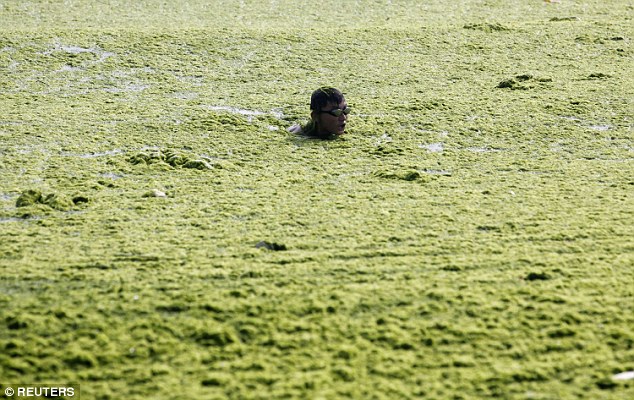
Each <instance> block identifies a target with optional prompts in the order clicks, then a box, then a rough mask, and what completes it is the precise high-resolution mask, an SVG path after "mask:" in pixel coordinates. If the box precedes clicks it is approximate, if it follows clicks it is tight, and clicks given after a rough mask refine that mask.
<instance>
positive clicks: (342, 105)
mask: <svg viewBox="0 0 634 400" xmlns="http://www.w3.org/2000/svg"><path fill="white" fill-rule="evenodd" d="M347 105H348V103H346V99H342V100H341V103H336V102H334V101H329V102H328V103H326V105H325V106H324V109H325V110H336V109H337V108H341V109H344V108H346V106H347Z"/></svg>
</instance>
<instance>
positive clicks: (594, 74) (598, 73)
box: [587, 72, 612, 80]
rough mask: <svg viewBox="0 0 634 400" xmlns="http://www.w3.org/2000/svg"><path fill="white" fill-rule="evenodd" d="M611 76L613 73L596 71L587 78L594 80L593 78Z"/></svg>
mask: <svg viewBox="0 0 634 400" xmlns="http://www.w3.org/2000/svg"><path fill="white" fill-rule="evenodd" d="M611 77H612V75H609V74H604V73H602V72H595V73H592V74H590V75H588V78H587V79H589V80H592V79H608V78H611Z"/></svg>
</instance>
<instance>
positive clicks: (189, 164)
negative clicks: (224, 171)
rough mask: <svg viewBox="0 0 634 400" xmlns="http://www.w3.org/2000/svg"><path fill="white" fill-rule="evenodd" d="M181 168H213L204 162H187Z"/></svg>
mask: <svg viewBox="0 0 634 400" xmlns="http://www.w3.org/2000/svg"><path fill="white" fill-rule="evenodd" d="M183 168H193V169H212V168H213V167H212V166H211V164H209V163H208V162H207V161H206V160H189V161H187V162H186V163H185V164H184V165H183Z"/></svg>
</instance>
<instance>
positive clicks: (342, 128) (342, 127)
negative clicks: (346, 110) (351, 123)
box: [338, 122, 346, 135]
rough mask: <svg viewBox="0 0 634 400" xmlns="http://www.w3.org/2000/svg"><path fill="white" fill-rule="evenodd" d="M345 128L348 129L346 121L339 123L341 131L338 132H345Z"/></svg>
mask: <svg viewBox="0 0 634 400" xmlns="http://www.w3.org/2000/svg"><path fill="white" fill-rule="evenodd" d="M345 130H346V123H345V122H344V123H343V124H340V125H339V132H338V133H339V134H340V135H341V134H343V133H344V132H345Z"/></svg>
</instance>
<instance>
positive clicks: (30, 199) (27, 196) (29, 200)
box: [15, 189, 42, 207]
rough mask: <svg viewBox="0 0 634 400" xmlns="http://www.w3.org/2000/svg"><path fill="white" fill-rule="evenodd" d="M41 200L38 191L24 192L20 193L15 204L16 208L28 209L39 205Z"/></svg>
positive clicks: (40, 193)
mask: <svg viewBox="0 0 634 400" xmlns="http://www.w3.org/2000/svg"><path fill="white" fill-rule="evenodd" d="M41 199H42V192H40V191H39V190H33V189H29V190H25V191H24V192H22V194H21V195H20V197H18V200H17V201H16V202H15V206H16V207H28V206H32V205H35V204H39V203H40V200H41Z"/></svg>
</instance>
